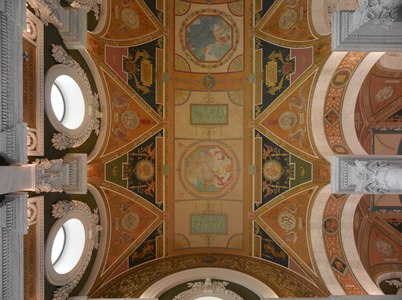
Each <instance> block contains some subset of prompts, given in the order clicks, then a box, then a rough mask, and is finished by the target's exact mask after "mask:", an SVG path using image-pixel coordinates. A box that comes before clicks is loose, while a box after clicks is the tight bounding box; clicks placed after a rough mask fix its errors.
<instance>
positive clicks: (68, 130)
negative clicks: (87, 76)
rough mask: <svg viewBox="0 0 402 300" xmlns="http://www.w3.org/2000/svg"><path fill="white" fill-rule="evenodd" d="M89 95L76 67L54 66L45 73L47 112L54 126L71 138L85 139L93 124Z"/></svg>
mask: <svg viewBox="0 0 402 300" xmlns="http://www.w3.org/2000/svg"><path fill="white" fill-rule="evenodd" d="M90 97H91V96H90V95H89V92H88V90H87V89H86V87H85V85H84V83H83V81H82V78H81V77H80V75H79V74H78V73H77V72H76V70H74V69H73V68H71V67H69V66H66V65H62V64H60V65H54V66H52V67H50V68H49V70H48V71H47V73H46V83H45V110H46V115H47V117H48V118H49V121H50V123H51V124H52V126H53V127H54V128H55V129H56V130H57V131H58V132H61V133H63V134H65V135H66V136H68V137H71V138H77V137H80V136H82V134H83V133H85V131H86V130H87V128H88V125H89V122H90V111H89V108H88V104H89V100H88V99H90Z"/></svg>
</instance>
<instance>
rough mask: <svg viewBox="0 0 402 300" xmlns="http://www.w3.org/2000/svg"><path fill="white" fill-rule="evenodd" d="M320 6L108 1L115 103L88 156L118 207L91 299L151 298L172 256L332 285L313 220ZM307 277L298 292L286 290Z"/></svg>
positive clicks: (101, 37)
mask: <svg viewBox="0 0 402 300" xmlns="http://www.w3.org/2000/svg"><path fill="white" fill-rule="evenodd" d="M308 3H309V1H307V0H287V1H255V5H253V3H252V1H242V0H240V1H224V0H221V1H203V0H197V1H187V0H186V1H185V0H177V1H157V0H155V1H143V0H136V1H126V0H109V4H110V7H111V10H110V12H109V11H108V16H107V24H106V27H105V29H104V30H103V31H102V32H100V33H97V34H94V33H89V36H88V51H89V53H90V55H91V56H92V58H93V59H94V61H95V62H96V64H97V66H98V68H99V70H100V73H101V77H102V80H103V83H104V85H105V87H106V91H107V96H108V98H109V99H110V101H109V105H108V107H107V114H108V122H109V126H108V133H107V137H106V139H105V141H104V144H103V145H102V147H101V148H102V151H100V153H101V154H100V155H99V156H98V157H96V158H95V159H94V160H93V161H91V163H90V165H89V166H88V179H89V182H90V183H92V184H93V185H95V186H97V187H99V189H100V190H101V191H102V195H103V197H104V201H105V203H106V207H107V210H108V228H107V232H108V234H107V238H108V241H107V251H106V253H105V255H104V257H103V262H102V271H101V272H100V274H98V278H97V280H96V283H95V284H94V286H93V287H92V290H91V291H90V295H91V296H102V297H104V296H113V297H122V296H131V297H134V296H139V295H140V292H141V291H143V290H144V289H145V288H146V287H147V286H148V285H150V284H152V282H154V281H155V280H157V278H158V276H162V275H161V274H164V275H165V276H166V275H167V274H171V273H172V272H173V269H170V267H168V265H171V266H172V268H174V269H175V271H179V270H184V269H186V268H190V267H191V266H210V265H209V264H213V265H217V266H218V265H219V266H223V267H229V265H230V264H228V261H235V263H234V264H233V266H230V268H233V269H236V268H238V269H239V270H240V269H241V268H244V267H245V266H244V265H241V264H242V263H244V264H246V262H245V261H246V260H247V261H250V262H253V264H254V262H259V263H261V266H265V267H267V266H269V267H267V268H268V269H269V270H271V271H270V272H274V273H275V274H276V273H278V272H279V273H278V274H282V273H283V274H287V275H283V276H285V277H286V276H288V275H289V274H292V275H291V276H290V275H289V276H290V277H286V278H285V277H283V276H282V275H281V276H279V275H278V276H277V277H275V276H273V277H272V276H270V278H269V279H268V277H264V276H265V275H264V274H265V271H264V272H262V273H261V274H260V275H258V276H257V275H256V274H254V270H251V269H249V268H245V269H242V270H243V271H244V270H245V272H246V273H250V274H254V275H256V277H257V278H258V277H259V276H260V277H261V278H262V280H263V281H264V282H265V281H267V282H268V281H269V286H270V287H271V288H272V289H273V290H274V291H275V292H276V293H277V294H278V295H281V296H289V297H291V296H294V295H299V296H302V295H309V296H313V295H314V296H319V295H326V294H327V293H328V291H327V289H326V288H325V284H324V283H323V281H322V280H321V279H320V277H319V275H318V272H317V267H316V265H315V260H314V257H313V254H312V250H311V241H310V237H309V234H308V228H309V220H310V214H311V211H310V209H311V206H312V203H313V201H314V198H315V195H316V193H317V191H319V190H320V188H321V187H322V186H324V185H326V184H328V183H329V179H330V172H329V163H328V162H327V161H325V160H324V159H322V158H321V157H320V156H319V154H318V151H317V149H316V146H315V144H314V140H313V138H312V133H311V126H310V120H309V115H310V113H311V98H312V93H313V91H314V86H315V82H316V80H317V75H318V73H319V70H320V68H321V67H322V65H323V62H324V61H325V57H327V56H328V55H329V54H330V47H328V45H329V40H328V38H321V37H317V36H316V35H315V34H314V33H313V31H312V30H311V29H310V21H309V18H310V16H309V4H308ZM339 135H340V133H339ZM200 253H209V254H208V255H205V254H200ZM178 257H182V258H183V259H184V260H183V261H188V264H187V265H186V264H183V261H180V260H178V259H177V258H178ZM338 257H339V259H342V257H341V256H338ZM243 260H244V261H243ZM162 262H164V263H162ZM155 266H159V267H161V268H162V269H163V270H162V269H161V274H157V273H158V272H154V271H152V272H151V273H155V274H153V275H152V274H151V273H150V271H149V270H151V268H153V267H155ZM258 268H259V267H258ZM258 268H257V269H258ZM284 270H286V271H284ZM142 272H146V274H148V275H149V276H148V275H147V276H145V277H147V278H148V279H147V280H146V281H142V279H141V280H140V279H139V278H137V277H138V276H139V275H138V274H141V273H142ZM272 274H273V273H272ZM136 276H137V277H136ZM290 278H293V279H290ZM296 278H297V281H298V282H299V285H300V290H299V291H296V290H294V289H288V288H285V287H284V286H283V284H284V282H289V284H290V282H293V280H296ZM138 280H140V281H141V283H139V281H138ZM289 280H290V281H289ZM129 282H130V283H129ZM125 284H128V286H127V287H126V288H125V290H124V291H123V290H122V291H119V290H117V289H116V288H117V287H119V286H122V285H125ZM133 284H134V285H135V286H137V288H134V285H133ZM138 284H139V285H140V286H138ZM292 286H293V283H292Z"/></svg>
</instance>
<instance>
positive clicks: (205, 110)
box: [190, 104, 228, 125]
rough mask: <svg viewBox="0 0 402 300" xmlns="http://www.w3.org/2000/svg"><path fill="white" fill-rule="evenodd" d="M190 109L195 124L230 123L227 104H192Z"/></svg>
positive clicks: (192, 122)
mask: <svg viewBox="0 0 402 300" xmlns="http://www.w3.org/2000/svg"><path fill="white" fill-rule="evenodd" d="M190 110H191V114H190V118H191V120H190V121H191V124H193V125H226V124H228V106H227V105H225V104H191V106H190Z"/></svg>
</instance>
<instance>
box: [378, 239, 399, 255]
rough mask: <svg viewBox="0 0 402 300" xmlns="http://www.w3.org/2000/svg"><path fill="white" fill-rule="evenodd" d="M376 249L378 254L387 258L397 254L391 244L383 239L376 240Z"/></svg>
mask: <svg viewBox="0 0 402 300" xmlns="http://www.w3.org/2000/svg"><path fill="white" fill-rule="evenodd" d="M374 247H375V249H376V250H377V252H379V253H380V254H382V255H383V256H385V257H390V256H392V255H394V253H395V249H394V246H392V245H391V244H390V243H389V242H387V241H385V240H383V239H376V240H375V241H374Z"/></svg>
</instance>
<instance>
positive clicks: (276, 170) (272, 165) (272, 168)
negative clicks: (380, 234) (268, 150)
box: [262, 160, 283, 181]
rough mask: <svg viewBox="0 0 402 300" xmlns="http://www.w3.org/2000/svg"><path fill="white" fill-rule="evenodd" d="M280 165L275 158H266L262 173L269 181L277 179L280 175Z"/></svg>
mask: <svg viewBox="0 0 402 300" xmlns="http://www.w3.org/2000/svg"><path fill="white" fill-rule="evenodd" d="M282 171H283V169H282V165H281V163H280V162H279V161H277V160H268V161H266V162H265V163H264V165H263V166H262V173H263V174H264V177H265V179H267V180H269V181H276V180H279V179H280V178H281V176H282Z"/></svg>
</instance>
